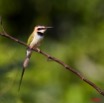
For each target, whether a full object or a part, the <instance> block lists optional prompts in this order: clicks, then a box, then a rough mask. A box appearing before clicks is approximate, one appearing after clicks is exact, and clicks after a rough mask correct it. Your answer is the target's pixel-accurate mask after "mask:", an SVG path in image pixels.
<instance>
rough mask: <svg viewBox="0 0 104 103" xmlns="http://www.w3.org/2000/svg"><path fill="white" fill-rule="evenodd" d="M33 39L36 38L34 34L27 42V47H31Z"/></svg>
mask: <svg viewBox="0 0 104 103" xmlns="http://www.w3.org/2000/svg"><path fill="white" fill-rule="evenodd" d="M33 38H34V35H33V33H32V34H31V35H30V37H29V39H28V41H27V45H30V43H31V42H32V40H33Z"/></svg>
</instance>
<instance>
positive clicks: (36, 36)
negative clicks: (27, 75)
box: [18, 26, 52, 91]
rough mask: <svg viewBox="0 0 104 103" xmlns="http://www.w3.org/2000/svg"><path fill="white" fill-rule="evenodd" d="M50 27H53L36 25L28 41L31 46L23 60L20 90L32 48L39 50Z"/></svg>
mask: <svg viewBox="0 0 104 103" xmlns="http://www.w3.org/2000/svg"><path fill="white" fill-rule="evenodd" d="M49 28H52V27H49V26H35V27H34V30H33V32H32V34H31V35H30V36H29V39H28V41H27V45H28V46H29V47H28V48H27V52H26V58H25V60H24V62H23V69H22V73H21V77H20V82H19V88H18V91H20V87H21V83H22V79H23V75H24V72H25V69H26V68H27V66H28V64H29V61H30V57H31V55H32V49H33V48H37V50H39V49H38V47H39V46H40V43H41V41H42V40H43V38H44V33H45V31H46V30H47V29H49Z"/></svg>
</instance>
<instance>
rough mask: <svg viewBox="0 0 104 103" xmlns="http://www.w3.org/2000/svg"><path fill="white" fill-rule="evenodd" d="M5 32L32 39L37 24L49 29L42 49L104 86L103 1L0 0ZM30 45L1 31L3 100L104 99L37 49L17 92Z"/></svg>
mask: <svg viewBox="0 0 104 103" xmlns="http://www.w3.org/2000/svg"><path fill="white" fill-rule="evenodd" d="M0 15H1V16H2V21H3V26H4V28H5V30H6V32H7V33H8V34H10V35H12V36H14V37H16V38H18V39H19V40H22V41H24V42H27V39H28V37H29V35H30V34H31V32H32V31H33V28H34V26H36V25H46V26H52V27H54V28H53V29H51V30H48V31H47V32H46V33H45V38H44V41H43V42H42V45H41V47H40V48H41V50H43V51H45V52H47V53H48V54H50V55H52V56H54V57H56V58H59V59H60V60H62V61H64V62H65V63H67V64H68V65H70V66H71V67H73V68H74V69H76V70H78V71H80V72H81V73H82V74H84V75H85V77H86V78H88V79H89V80H91V81H92V82H94V83H95V84H96V85H98V86H99V87H101V88H102V89H104V81H103V80H104V0H64V1H63V0H0ZM25 55H26V47H24V46H22V45H20V44H18V43H16V42H14V41H12V40H9V39H7V38H5V37H2V36H0V103H96V102H97V103H103V102H104V98H103V97H102V96H101V95H100V94H99V93H98V92H97V91H96V90H94V89H93V88H92V87H91V86H89V85H88V84H86V83H84V82H83V81H81V80H80V79H79V78H78V77H77V76H76V75H74V74H73V73H71V72H70V71H68V70H66V69H64V68H63V67H62V66H60V65H58V64H57V63H55V62H53V61H47V58H45V57H43V56H42V55H40V54H38V53H35V52H34V53H33V55H32V57H31V61H30V64H29V66H28V68H27V70H26V72H25V75H24V78H23V82H22V86H21V90H20V92H19V93H18V86H19V80H20V75H21V70H22V63H23V60H24V58H25Z"/></svg>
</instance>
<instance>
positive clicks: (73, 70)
mask: <svg viewBox="0 0 104 103" xmlns="http://www.w3.org/2000/svg"><path fill="white" fill-rule="evenodd" d="M1 25H2V24H1ZM2 29H3V32H2V33H0V35H1V36H4V37H6V38H9V39H11V40H13V41H15V42H17V43H19V44H21V45H24V46H25V47H29V46H28V45H27V44H26V43H24V42H22V41H21V40H18V39H17V38H14V37H12V36H10V35H9V34H7V33H6V31H5V30H4V28H3V26H2ZM32 50H33V51H35V52H38V53H40V54H42V55H44V56H45V57H46V58H49V59H51V60H53V61H54V62H56V63H58V64H60V65H62V66H63V67H64V68H66V69H67V70H69V71H71V72H72V73H74V74H75V75H77V76H78V77H79V78H80V79H81V80H83V81H84V82H86V83H87V84H89V85H90V86H92V87H93V88H94V89H95V90H97V91H98V92H99V93H100V94H101V95H103V96H104V91H103V90H102V89H100V88H99V87H98V86H97V85H96V84H94V83H93V82H91V81H90V80H88V79H86V78H85V77H84V76H83V75H82V74H81V73H80V72H78V71H76V70H75V69H73V68H71V67H70V66H68V65H67V64H66V63H64V62H63V61H61V60H59V59H57V58H55V57H53V56H51V55H49V54H47V53H45V52H43V51H41V50H39V49H32Z"/></svg>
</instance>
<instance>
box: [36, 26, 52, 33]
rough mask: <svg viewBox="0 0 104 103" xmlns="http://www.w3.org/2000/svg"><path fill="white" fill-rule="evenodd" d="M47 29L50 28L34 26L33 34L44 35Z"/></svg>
mask: <svg viewBox="0 0 104 103" xmlns="http://www.w3.org/2000/svg"><path fill="white" fill-rule="evenodd" d="M48 28H52V27H48V26H47V27H46V26H36V27H35V28H34V31H35V32H40V33H44V32H45V31H46V30H47V29H48Z"/></svg>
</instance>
